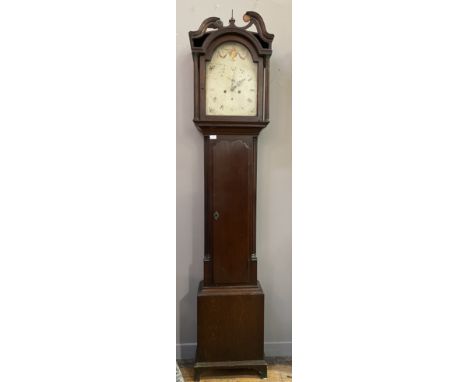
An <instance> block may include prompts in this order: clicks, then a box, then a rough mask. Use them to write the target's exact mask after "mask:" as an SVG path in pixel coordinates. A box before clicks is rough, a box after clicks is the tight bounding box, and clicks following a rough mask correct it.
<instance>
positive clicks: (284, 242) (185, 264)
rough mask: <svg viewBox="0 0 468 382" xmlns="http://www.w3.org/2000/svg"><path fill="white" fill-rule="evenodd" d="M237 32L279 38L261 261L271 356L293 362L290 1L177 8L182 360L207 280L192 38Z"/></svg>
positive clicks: (261, 160) (260, 221)
mask: <svg viewBox="0 0 468 382" xmlns="http://www.w3.org/2000/svg"><path fill="white" fill-rule="evenodd" d="M231 8H234V18H235V19H236V23H237V25H244V22H243V21H242V15H243V14H244V12H245V11H256V12H258V13H260V15H262V17H263V19H264V21H265V23H266V26H267V30H268V31H269V32H270V33H273V34H274V35H275V39H274V41H273V55H272V57H271V75H270V78H271V93H270V102H271V107H270V121H271V122H270V124H269V125H268V126H267V127H266V129H264V130H263V131H262V133H261V134H260V137H259V141H258V168H257V171H258V175H257V177H258V178H257V182H258V184H257V192H258V194H257V257H258V278H259V280H260V282H261V283H262V286H263V289H264V291H265V298H266V300H265V304H266V306H265V353H266V355H267V356H268V355H291V4H290V1H288V0H257V1H251V0H236V1H235V2H233V1H224V0H217V1H211V0H204V1H196V0H178V1H177V339H176V342H177V357H178V358H190V357H193V355H194V352H195V343H196V308H197V307H196V296H197V288H198V283H199V281H200V280H201V279H202V278H203V271H202V263H203V232H204V228H203V139H202V135H201V134H200V133H199V132H198V130H197V129H196V128H195V126H194V124H193V123H192V118H193V82H192V81H193V64H192V56H191V52H190V43H189V39H188V32H189V31H190V30H196V29H198V27H199V25H200V23H201V22H202V21H203V20H204V19H205V18H207V17H210V16H217V17H220V18H221V19H222V21H223V22H224V24H225V25H226V24H227V23H228V19H229V17H230V15H231Z"/></svg>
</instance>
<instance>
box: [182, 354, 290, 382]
mask: <svg viewBox="0 0 468 382" xmlns="http://www.w3.org/2000/svg"><path fill="white" fill-rule="evenodd" d="M266 361H267V362H268V377H267V379H261V378H260V376H259V375H258V374H257V373H255V372H254V371H250V370H236V371H234V370H232V371H231V370H218V371H206V372H203V373H202V374H201V378H200V382H261V381H268V382H291V381H292V362H291V358H284V357H281V358H279V357H276V358H267V359H266ZM177 363H178V364H179V368H180V371H181V372H182V376H183V377H184V379H185V382H193V381H194V379H193V362H192V361H185V360H183V361H182V360H178V361H177Z"/></svg>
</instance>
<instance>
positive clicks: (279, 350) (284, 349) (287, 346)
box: [176, 342, 292, 359]
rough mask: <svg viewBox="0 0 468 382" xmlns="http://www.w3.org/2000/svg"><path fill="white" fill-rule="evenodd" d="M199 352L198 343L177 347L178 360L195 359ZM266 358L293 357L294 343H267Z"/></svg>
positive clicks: (178, 345)
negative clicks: (196, 352) (196, 353)
mask: <svg viewBox="0 0 468 382" xmlns="http://www.w3.org/2000/svg"><path fill="white" fill-rule="evenodd" d="M196 350H197V344H196V343H184V344H177V345H176V357H177V359H194V358H195V351H196ZM265 356H266V357H291V356H292V343H291V342H265Z"/></svg>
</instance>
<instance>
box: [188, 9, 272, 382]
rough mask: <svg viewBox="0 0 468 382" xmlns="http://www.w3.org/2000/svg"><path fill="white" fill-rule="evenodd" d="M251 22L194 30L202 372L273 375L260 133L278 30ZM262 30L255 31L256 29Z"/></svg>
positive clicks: (215, 21)
mask: <svg viewBox="0 0 468 382" xmlns="http://www.w3.org/2000/svg"><path fill="white" fill-rule="evenodd" d="M243 19H244V21H245V22H246V25H244V26H242V27H239V26H236V24H235V20H234V18H232V17H231V19H230V20H229V25H227V26H224V25H223V23H222V22H221V20H220V19H219V18H217V17H210V18H208V19H206V20H205V21H203V22H202V24H201V25H200V28H199V29H198V30H197V31H192V32H189V37H190V44H191V48H192V54H193V63H194V119H193V121H194V123H195V125H196V126H197V128H198V129H199V130H200V132H201V133H202V134H203V138H204V171H205V254H204V259H203V262H204V279H203V281H201V282H200V286H199V290H198V297H197V355H196V363H195V377H196V379H197V380H199V377H200V373H201V372H202V371H203V370H204V369H210V368H211V369H213V368H215V369H226V368H229V369H232V368H241V369H245V368H250V369H255V370H257V371H258V372H259V373H260V376H261V377H264V378H265V377H266V375H267V364H266V362H265V359H264V349H263V342H264V300H265V296H264V293H263V290H262V287H261V285H260V282H259V281H258V280H257V261H258V260H257V255H256V250H255V239H256V233H255V232H256V217H255V210H256V171H257V138H258V135H259V133H260V131H261V130H262V129H263V128H264V127H265V126H267V124H268V122H269V117H268V110H269V98H268V88H269V87H268V85H269V62H270V61H269V60H270V56H271V54H272V49H271V45H272V42H273V37H274V36H273V35H272V34H270V33H268V32H267V31H266V28H265V24H264V22H263V19H262V18H261V16H260V15H259V14H258V13H256V12H246V14H245V15H244V17H243ZM252 28H255V31H252Z"/></svg>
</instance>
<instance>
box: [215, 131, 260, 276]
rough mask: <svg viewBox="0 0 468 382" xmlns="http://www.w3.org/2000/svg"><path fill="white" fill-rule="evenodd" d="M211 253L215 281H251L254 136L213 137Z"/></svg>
mask: <svg viewBox="0 0 468 382" xmlns="http://www.w3.org/2000/svg"><path fill="white" fill-rule="evenodd" d="M208 142H209V152H210V156H211V158H210V159H211V160H210V162H211V168H212V174H211V176H212V190H211V195H212V199H211V205H212V208H211V211H212V220H211V221H212V254H213V281H214V283H215V284H216V285H222V284H239V283H248V282H249V264H250V255H251V248H252V240H251V238H252V232H253V229H252V224H253V216H252V213H253V209H252V195H251V194H252V188H253V186H254V184H253V182H254V181H255V178H254V167H253V160H254V158H253V155H254V150H253V138H252V137H249V136H226V135H224V136H218V137H217V139H210V140H209V141H208Z"/></svg>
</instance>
